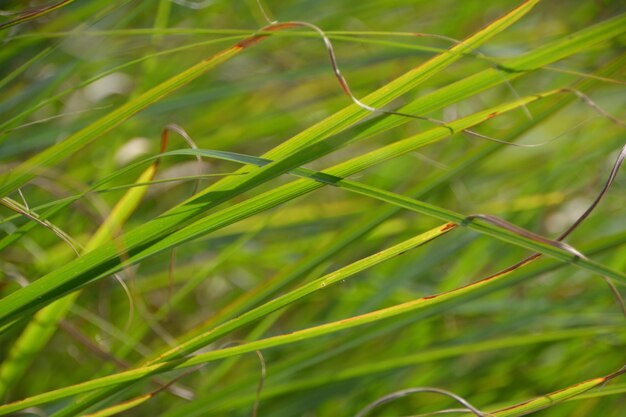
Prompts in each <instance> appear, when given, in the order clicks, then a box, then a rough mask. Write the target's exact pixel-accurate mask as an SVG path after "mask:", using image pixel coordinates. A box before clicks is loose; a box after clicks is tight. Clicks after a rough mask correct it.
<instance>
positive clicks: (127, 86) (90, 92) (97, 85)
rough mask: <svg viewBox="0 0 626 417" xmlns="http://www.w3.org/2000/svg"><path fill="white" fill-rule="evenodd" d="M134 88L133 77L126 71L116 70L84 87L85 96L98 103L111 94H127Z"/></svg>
mask: <svg viewBox="0 0 626 417" xmlns="http://www.w3.org/2000/svg"><path fill="white" fill-rule="evenodd" d="M132 88H133V79H132V78H131V77H130V76H129V75H126V74H124V73H121V72H114V73H113V74H109V75H107V76H105V77H102V78H100V79H99V80H97V81H94V82H93V83H91V84H89V85H88V86H87V87H85V89H84V93H85V98H86V99H87V100H89V101H91V102H92V103H96V102H98V101H100V100H102V99H104V98H106V97H108V96H110V95H113V94H120V95H126V94H128V93H129V92H130V90H131V89H132Z"/></svg>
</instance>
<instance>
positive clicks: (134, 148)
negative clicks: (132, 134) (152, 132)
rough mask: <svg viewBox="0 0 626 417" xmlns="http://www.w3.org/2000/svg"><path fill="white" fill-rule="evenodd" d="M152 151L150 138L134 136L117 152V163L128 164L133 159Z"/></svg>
mask: <svg viewBox="0 0 626 417" xmlns="http://www.w3.org/2000/svg"><path fill="white" fill-rule="evenodd" d="M149 151H150V140H149V139H146V138H133V139H131V140H129V141H128V142H126V143H125V144H124V146H122V147H121V148H120V149H119V150H118V151H117V153H116V154H115V163H116V164H117V165H118V166H121V165H126V164H127V163H129V162H130V161H132V160H133V159H135V158H137V157H139V156H141V155H145V154H147V153H148V152H149Z"/></svg>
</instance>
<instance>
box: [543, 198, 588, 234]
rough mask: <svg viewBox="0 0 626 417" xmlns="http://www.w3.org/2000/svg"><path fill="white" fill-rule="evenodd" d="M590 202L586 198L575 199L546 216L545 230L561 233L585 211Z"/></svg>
mask: <svg viewBox="0 0 626 417" xmlns="http://www.w3.org/2000/svg"><path fill="white" fill-rule="evenodd" d="M592 201H593V200H590V199H587V198H576V199H574V200H572V201H570V202H568V203H566V204H564V205H563V207H561V209H560V210H559V211H557V212H555V213H553V214H551V215H550V216H548V220H547V224H546V229H548V231H549V232H550V233H562V232H563V231H565V229H567V228H568V227H569V226H571V225H572V224H573V223H574V222H575V221H576V219H578V217H580V216H581V215H582V214H583V213H584V212H585V210H587V208H588V207H589V205H590V204H591V203H592Z"/></svg>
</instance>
